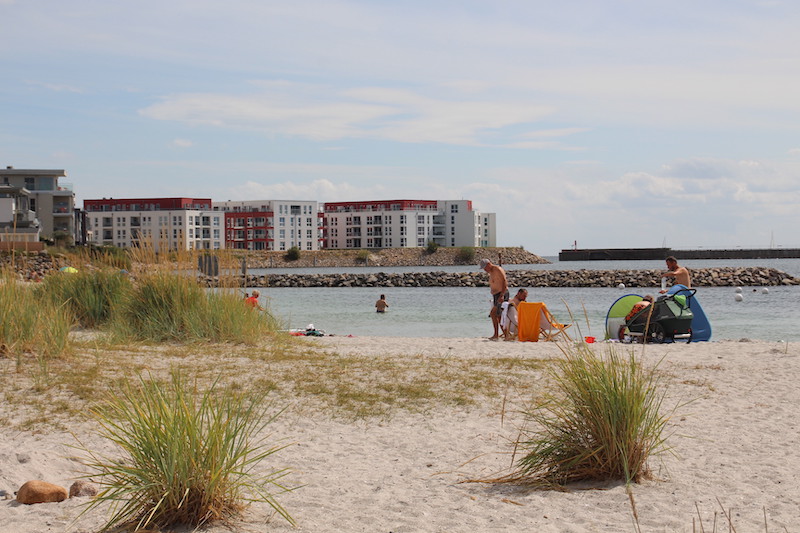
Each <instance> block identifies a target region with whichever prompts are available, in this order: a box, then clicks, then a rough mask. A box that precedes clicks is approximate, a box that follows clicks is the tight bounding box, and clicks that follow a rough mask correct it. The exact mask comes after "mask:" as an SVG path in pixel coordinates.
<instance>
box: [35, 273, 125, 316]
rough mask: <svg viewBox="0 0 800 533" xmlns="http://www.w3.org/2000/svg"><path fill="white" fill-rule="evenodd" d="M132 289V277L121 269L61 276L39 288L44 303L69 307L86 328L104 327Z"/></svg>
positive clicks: (51, 278) (37, 292)
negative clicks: (116, 307)
mask: <svg viewBox="0 0 800 533" xmlns="http://www.w3.org/2000/svg"><path fill="white" fill-rule="evenodd" d="M130 289H131V281H130V279H129V277H128V276H127V275H126V274H124V273H121V272H120V271H119V270H117V269H110V268H103V269H99V270H98V269H92V270H87V269H82V270H79V271H78V272H75V273H66V272H59V273H57V274H53V275H50V276H47V277H45V279H44V282H43V283H40V284H37V285H36V289H35V290H36V294H37V296H38V298H39V299H40V300H48V301H50V302H53V303H55V304H56V305H62V304H63V305H65V306H66V308H67V309H69V311H70V312H71V313H72V315H73V317H74V318H75V321H76V323H77V324H79V325H80V326H82V327H85V328H97V327H101V326H104V325H106V324H107V323H108V321H109V320H110V319H111V315H112V309H113V308H114V306H115V305H116V304H117V303H118V302H119V301H120V300H121V299H122V298H123V297H124V296H125V294H127V292H128V291H130Z"/></svg>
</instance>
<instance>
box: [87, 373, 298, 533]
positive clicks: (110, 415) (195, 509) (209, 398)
mask: <svg viewBox="0 0 800 533" xmlns="http://www.w3.org/2000/svg"><path fill="white" fill-rule="evenodd" d="M137 385H138V386H137ZM270 407H271V406H270V405H269V404H268V403H267V402H266V393H263V392H247V391H244V392H243V391H234V390H231V389H226V390H222V389H221V388H220V387H219V383H218V382H215V383H214V384H213V385H212V386H211V387H210V388H208V389H207V390H206V391H205V392H203V393H199V392H198V391H197V390H195V388H194V387H192V386H191V385H190V384H189V383H188V382H187V380H186V379H184V378H183V377H181V375H180V374H178V373H177V372H173V373H172V377H171V381H170V382H168V383H166V384H164V383H160V382H157V381H155V380H150V379H144V378H140V380H139V382H138V384H134V385H130V384H128V385H125V386H122V387H121V388H120V389H119V392H117V393H115V394H113V395H111V396H110V397H109V400H108V402H107V403H106V404H105V406H104V407H102V408H100V409H98V410H95V411H93V415H94V416H95V418H96V420H97V421H98V422H99V424H100V426H101V434H102V436H104V437H105V438H106V439H108V440H109V441H111V442H112V443H113V444H114V445H115V446H116V448H117V450H118V451H119V452H121V457H101V456H98V455H97V454H95V453H93V452H91V451H89V450H87V449H86V448H85V447H81V449H82V450H83V451H84V452H85V453H86V454H87V456H86V458H85V459H84V464H85V465H86V466H87V467H88V468H89V470H90V473H89V474H88V477H92V479H94V480H96V481H97V482H98V484H99V485H100V487H101V491H100V493H99V494H98V496H97V497H96V498H95V499H93V500H92V501H91V502H90V503H89V504H88V507H87V509H86V510H85V511H84V512H86V511H88V510H90V509H92V508H95V507H97V506H98V505H100V504H102V503H109V502H110V503H111V504H112V507H111V509H112V510H111V513H112V514H111V517H110V519H109V520H108V522H107V524H106V525H105V528H104V529H109V528H113V527H119V526H123V527H133V528H134V529H136V530H139V529H142V528H154V527H157V528H164V527H170V526H174V525H180V524H184V525H191V526H198V525H202V524H206V523H209V522H213V521H216V520H224V519H228V518H231V517H233V516H235V515H237V514H238V513H239V512H240V511H241V510H242V508H243V507H244V505H245V504H247V503H251V502H265V503H267V504H268V505H270V506H271V507H272V508H273V509H274V510H275V511H276V512H277V513H278V514H279V515H280V516H282V517H283V518H285V519H286V520H287V521H289V522H290V523H294V521H293V519H292V517H291V516H290V515H289V514H288V513H287V512H286V510H285V509H283V507H282V506H281V505H280V504H279V503H278V502H277V501H276V500H275V496H276V495H277V494H280V493H284V492H286V491H288V490H290V489H288V488H286V487H285V486H284V485H282V484H281V479H282V478H283V477H284V476H285V475H286V474H287V471H286V470H285V469H272V470H269V471H268V472H267V473H263V470H262V469H261V467H260V463H262V461H264V460H266V459H271V458H272V456H273V455H274V454H275V453H276V452H278V451H280V450H282V449H283V448H284V447H285V446H282V445H270V444H268V443H267V442H266V440H265V439H266V438H267V437H266V436H265V435H264V431H265V428H266V426H267V425H268V424H270V423H271V422H272V421H273V420H274V419H275V417H276V416H278V414H280V411H277V412H274V413H272V414H268V411H270Z"/></svg>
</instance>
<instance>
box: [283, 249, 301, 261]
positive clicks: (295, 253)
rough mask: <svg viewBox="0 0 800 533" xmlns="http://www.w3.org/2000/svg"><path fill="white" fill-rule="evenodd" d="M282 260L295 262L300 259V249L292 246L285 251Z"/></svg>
mask: <svg viewBox="0 0 800 533" xmlns="http://www.w3.org/2000/svg"><path fill="white" fill-rule="evenodd" d="M284 258H285V259H286V260H287V261H297V260H298V259H300V248H298V247H297V246H292V247H291V248H289V249H288V250H287V251H286V255H285V256H284Z"/></svg>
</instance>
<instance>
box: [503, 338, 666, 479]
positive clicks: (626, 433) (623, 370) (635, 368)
mask: <svg viewBox="0 0 800 533" xmlns="http://www.w3.org/2000/svg"><path fill="white" fill-rule="evenodd" d="M603 350H604V353H598V352H597V351H595V350H593V349H592V348H590V347H589V345H585V344H580V345H578V346H576V347H571V346H568V347H566V348H565V349H564V354H565V357H564V359H562V360H559V361H558V362H557V363H556V364H555V367H554V368H553V370H552V379H553V383H554V387H555V391H554V392H553V393H551V394H549V395H548V396H547V397H546V398H545V399H544V400H543V401H540V402H537V403H536V404H535V405H534V407H533V408H532V409H530V410H528V411H527V412H526V413H525V417H526V422H527V425H528V426H529V427H532V428H533V429H531V430H525V431H523V432H522V433H521V435H520V438H519V441H518V443H517V450H519V451H521V452H522V454H523V455H522V457H521V458H520V459H519V460H518V461H517V463H516V471H515V472H514V473H513V474H512V475H510V476H508V478H507V480H509V481H516V482H523V483H526V484H532V485H541V486H544V487H546V486H563V485H566V484H568V483H572V482H579V481H610V480H621V481H624V482H625V483H626V484H629V483H632V482H639V481H641V480H643V479H647V478H648V477H649V475H650V469H649V467H648V458H649V457H650V456H651V455H653V454H657V453H659V452H661V451H664V450H665V449H666V438H665V433H664V429H665V426H666V424H667V422H668V420H669V418H668V416H666V415H664V414H662V406H663V401H664V395H665V388H664V387H663V386H662V383H661V378H660V376H659V374H658V373H657V371H656V366H657V365H656V366H652V367H649V368H648V367H645V365H644V364H643V362H642V360H641V359H640V358H637V357H636V356H635V354H634V353H633V351H630V352H629V353H621V352H619V351H618V348H617V347H615V346H614V345H613V344H609V345H606V346H605V347H604V349H603Z"/></svg>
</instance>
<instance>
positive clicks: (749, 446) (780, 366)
mask: <svg viewBox="0 0 800 533" xmlns="http://www.w3.org/2000/svg"><path fill="white" fill-rule="evenodd" d="M596 347H597V348H599V349H603V350H605V349H607V345H596ZM296 348H297V350H299V351H298V352H297V354H298V357H299V356H300V355H301V354H303V353H307V352H309V351H310V350H312V349H316V350H318V351H320V353H321V355H320V357H322V358H321V359H319V360H318V362H319V363H320V364H323V363H324V364H327V365H330V367H331V368H332V369H338V372H342V375H341V376H340V379H343V380H344V382H346V383H360V384H362V385H363V386H364V387H365V390H367V391H378V390H381V387H383V386H384V385H386V386H388V385H392V386H394V387H396V386H397V385H411V384H414V383H418V382H420V381H422V380H424V379H430V375H431V372H440V371H441V372H443V373H442V374H441V377H440V379H441V380H442V381H441V385H442V386H448V383H449V382H450V381H451V380H452V376H453V375H455V374H461V373H465V376H467V377H469V380H468V381H466V382H465V383H467V384H468V385H466V386H467V387H468V388H469V389H471V390H473V391H474V394H475V397H476V400H477V401H475V402H473V403H467V404H459V403H457V402H452V401H451V400H449V399H448V398H447V397H445V396H442V397H439V396H435V397H434V398H432V399H431V400H430V402H429V403H425V404H422V405H421V406H420V407H419V408H413V409H407V408H403V407H401V404H396V405H395V406H394V407H392V406H391V405H390V406H388V407H389V409H390V410H389V411H388V412H387V413H385V414H382V415H381V414H378V415H367V416H361V417H356V418H348V417H342V416H340V415H336V414H335V413H334V412H331V411H329V410H328V409H326V408H324V407H319V405H318V402H317V398H318V397H317V395H316V394H315V393H314V392H311V391H310V390H306V391H302V390H294V391H293V392H292V391H291V389H287V391H285V392H284V393H282V394H281V395H279V396H278V399H280V401H281V402H285V401H290V403H289V404H288V405H289V410H288V411H287V412H285V413H284V414H283V415H281V417H279V418H278V419H277V421H276V422H275V423H274V424H272V425H271V426H270V427H269V428H268V429H269V432H270V433H272V434H274V435H275V436H276V437H277V438H282V439H286V442H287V443H294V444H293V445H291V446H289V447H288V448H286V450H284V451H283V452H281V453H280V454H278V455H277V456H276V457H275V462H276V464H278V465H281V466H287V467H289V468H290V469H291V470H292V474H291V477H290V478H289V481H290V482H291V484H293V485H295V486H297V485H302V488H299V489H298V490H296V491H294V492H291V493H288V494H284V495H281V496H280V497H279V501H280V502H281V504H282V505H283V506H284V507H285V508H286V509H287V510H288V511H289V513H290V514H291V515H292V516H293V517H294V518H295V519H296V520H297V522H298V526H297V527H296V528H293V527H291V526H290V525H289V524H287V523H286V522H283V521H282V520H280V519H278V518H275V517H272V516H271V514H270V512H269V509H267V508H266V507H265V506H262V505H253V506H251V507H249V508H247V509H246V510H245V511H244V514H243V516H242V518H241V519H239V520H236V521H234V522H233V524H232V527H231V528H228V527H227V526H225V525H222V524H218V525H212V526H211V527H209V528H207V529H205V530H204V531H206V532H207V533H223V532H230V531H231V530H232V531H241V532H247V531H261V530H264V529H265V528H266V529H268V530H269V531H277V532H287V533H288V532H301V533H302V532H309V533H310V532H333V531H364V532H372V531H395V532H401V531H409V532H410V531H448V532H472V531H492V530H502V531H510V532H517V531H519V532H523V531H533V530H535V531H542V532H545V533H556V532H563V531H570V532H576V533H589V532H601V533H612V532H613V533H617V532H619V531H629V530H631V529H632V518H631V508H630V503H629V499H628V495H627V493H626V491H625V487H624V485H623V484H621V483H611V484H604V485H602V486H599V487H597V488H601V489H602V490H571V491H567V492H558V491H535V490H529V489H525V488H522V487H518V486H511V485H490V484H480V483H464V481H465V480H467V479H474V478H486V477H490V476H492V475H496V474H497V473H499V472H503V471H504V470H505V469H506V468H507V467H508V465H509V464H510V461H511V452H512V447H511V442H513V440H514V439H515V438H516V437H517V435H518V431H519V428H520V427H521V426H522V425H524V416H523V415H522V410H523V409H524V408H525V407H526V405H528V403H529V402H530V401H531V400H533V399H534V398H535V397H537V396H538V395H540V394H541V393H542V392H544V391H545V390H546V388H547V386H548V385H547V384H548V378H547V375H546V368H547V364H546V363H547V361H549V360H552V359H555V358H559V357H562V356H563V355H562V353H561V351H560V349H559V346H558V345H557V344H555V343H543V342H540V343H492V342H488V341H485V340H483V339H471V338H458V339H445V338H394V337H352V338H349V337H307V338H301V339H299V340H298V341H297V343H296ZM635 349H636V354H637V355H638V356H642V357H644V361H645V363H646V364H655V363H656V362H659V361H660V363H659V365H660V366H659V369H660V372H661V375H663V377H664V378H665V379H666V385H667V387H668V389H667V390H668V394H667V402H666V404H665V406H664V409H666V410H669V409H672V408H676V411H675V414H674V416H672V417H671V418H670V421H669V426H668V428H667V434H668V435H670V440H669V444H670V445H671V446H672V447H673V453H665V454H662V455H660V456H658V457H654V458H651V461H650V464H651V466H652V468H653V471H654V474H655V477H654V479H652V480H649V481H645V482H643V483H641V484H635V485H633V486H632V491H633V494H634V497H635V501H636V506H637V512H638V516H639V522H640V524H641V527H642V530H643V531H690V530H691V528H692V523H693V520H697V518H698V513H699V514H700V516H701V519H702V520H703V523H704V524H705V525H706V530H707V531H710V530H711V523H712V521H713V519H714V516H715V515H717V518H718V519H721V517H719V516H718V515H719V514H720V512H721V509H720V503H718V502H721V504H722V505H723V506H724V507H725V509H726V510H727V509H729V508H732V509H733V517H734V525H735V527H736V528H737V529H738V530H740V531H762V532H763V531H764V523H765V520H766V522H767V523H768V524H769V531H772V530H775V531H783V529H784V528H788V530H790V531H791V530H792V527H793V526H796V518H797V502H798V501H800V483H798V481H800V479H798V478H799V477H800V474H798V473H797V472H798V466H800V457H798V456H797V454H796V453H794V450H795V449H796V443H795V440H796V439H795V436H796V434H797V430H798V425H797V422H796V420H795V418H796V417H795V416H794V412H795V410H796V409H795V406H796V405H797V404H798V402H800V389H799V388H798V387H797V386H796V379H795V377H796V376H797V375H798V374H800V345H795V344H790V345H787V344H781V343H776V342H764V341H751V342H735V341H719V342H713V343H697V344H694V343H693V344H690V345H685V344H674V345H648V346H647V347H646V351H645V352H644V354H642V353H641V351H640V350H642V349H643V347H641V346H639V347H635ZM231 350H232V348H225V347H222V349H221V351H219V352H217V351H215V350H214V349H213V347H208V346H206V347H204V346H197V347H188V348H180V349H179V350H176V353H175V354H174V355H171V354H170V353H168V352H167V353H165V352H164V350H163V349H160V348H158V347H150V348H148V347H136V348H135V352H133V354H132V356H135V359H136V362H135V364H137V365H146V366H147V368H149V369H150V371H151V372H154V373H156V374H158V375H164V374H163V373H164V372H167V371H168V368H169V367H170V366H171V365H172V364H174V363H177V362H181V364H182V365H184V366H186V365H188V366H187V368H192V367H195V366H197V365H198V363H199V362H201V361H203V362H205V364H207V365H210V366H211V367H215V368H222V369H224V373H225V375H226V376H228V377H230V376H232V375H234V374H233V373H234V371H239V372H243V373H244V374H243V375H251V376H252V375H263V374H264V371H265V369H267V368H268V369H269V374H270V375H275V373H276V371H277V370H278V368H279V367H278V365H284V366H285V368H286V369H287V371H288V372H295V373H298V374H302V373H306V372H307V371H308V369H309V368H310V367H309V366H307V364H305V363H303V361H304V360H303V359H299V358H288V360H286V361H283V362H281V361H278V360H275V361H272V362H267V361H269V359H268V360H267V361H264V360H261V359H259V358H245V357H243V356H242V351H241V350H240V351H237V352H236V353H230V351H231ZM258 350H264V351H265V352H264V353H265V355H264V357H268V355H267V351H268V350H269V346H261V347H257V348H248V349H247V350H245V351H246V352H247V353H248V354H250V355H251V356H252V352H254V351H258ZM98 353H99V354H101V355H102V352H98ZM111 356H112V354H109V357H111ZM86 357H88V358H90V359H91V358H92V357H95V356H91V355H87V356H86ZM97 357H99V356H97ZM126 357H128V356H127V355H126ZM0 361H2V360H0ZM109 361H113V359H110V360H109ZM223 362H225V364H222V363H223ZM109 364H110V363H109ZM389 364H393V365H396V367H397V368H398V369H403V372H404V373H403V374H399V375H396V374H395V373H394V372H395V371H392V372H389V373H381V372H383V371H382V370H381V369H382V368H384V367H386V366H387V365H389ZM3 365H4V368H6V367H8V371H9V372H11V369H12V368H13V365H14V362H13V361H8V360H6V361H3ZM9 365H10V366H9ZM341 365H345V366H341ZM543 365H544V366H543ZM437 368H441V369H442V370H435V369H437ZM53 371H54V370H51V372H53ZM11 373H12V377H13V379H14V382H15V383H18V384H20V383H21V381H20V380H21V379H23V378H25V374H24V373H23V374H22V375H19V374H17V375H13V372H11ZM470 376H471V377H470ZM512 376H515V377H514V379H515V380H518V382H519V383H524V384H526V385H527V386H528V388H527V389H524V390H522V389H519V388H518V387H517V386H512V383H513V382H511V381H507V380H508V379H510V378H512ZM5 379H11V378H9V377H8V375H6V378H5ZM519 380H521V381H519ZM244 383H247V382H244ZM20 386H21V385H20ZM393 394H395V397H396V398H397V399H400V398H401V395H402V393H401V392H400V389H397V390H396V392H394V393H393ZM439 394H443V393H439ZM676 406H677V407H676ZM21 411H23V409H20V406H19V405H17V404H16V403H15V402H4V403H3V404H2V405H0V419H4V420H6V421H7V425H12V424H11V422H13V421H14V420H16V419H17V418H18V417H19V416H21ZM67 422H68V423H67V426H66V427H65V428H63V429H52V428H48V427H42V428H41V429H40V430H38V431H37V430H19V429H15V430H11V431H5V432H3V433H2V435H0V448H1V449H2V450H3V451H2V452H0V456H2V459H3V460H2V462H0V489H4V490H7V491H8V490H11V491H14V490H16V489H17V488H18V487H19V485H20V484H21V483H22V482H24V481H26V480H28V479H34V478H41V479H44V480H47V481H51V482H54V483H58V484H61V485H62V486H64V485H66V486H68V485H69V483H71V481H72V480H74V479H75V478H76V476H77V474H76V468H77V466H78V465H77V463H76V462H75V461H74V459H73V455H74V451H70V449H69V448H67V446H69V445H70V444H71V443H73V438H72V437H71V435H70V432H72V433H74V434H75V435H78V436H80V437H81V439H82V440H84V441H85V443H86V444H87V445H89V446H91V447H92V448H93V449H96V450H97V451H100V452H103V453H113V449H112V448H111V447H109V446H108V445H107V444H106V443H104V442H102V441H100V440H99V438H98V437H97V435H96V431H95V430H94V429H93V426H92V425H91V424H90V423H88V422H85V421H82V420H81V418H80V417H77V418H72V419H70V420H69V421H67ZM83 501H85V500H82V499H70V500H67V501H65V502H62V503H48V504H37V505H32V506H27V505H19V504H17V503H16V502H14V501H13V500H0V523H3V524H4V526H5V527H6V528H7V529H8V530H9V531H11V530H13V531H16V532H18V533H38V532H39V531H54V532H60V531H63V532H70V533H78V532H86V531H95V530H97V528H98V527H99V526H100V525H101V524H102V521H103V518H105V515H103V514H102V513H101V512H100V511H102V509H101V510H97V511H93V512H92V513H90V514H88V515H84V516H82V517H81V518H80V519H79V520H77V522H73V520H75V519H76V517H77V516H78V514H79V513H80V511H81V503H82V502H83ZM765 515H766V519H765ZM179 531H182V530H179Z"/></svg>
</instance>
